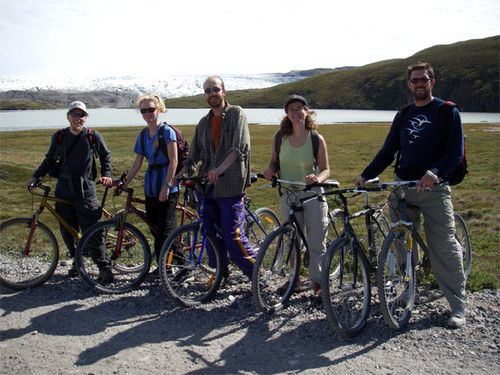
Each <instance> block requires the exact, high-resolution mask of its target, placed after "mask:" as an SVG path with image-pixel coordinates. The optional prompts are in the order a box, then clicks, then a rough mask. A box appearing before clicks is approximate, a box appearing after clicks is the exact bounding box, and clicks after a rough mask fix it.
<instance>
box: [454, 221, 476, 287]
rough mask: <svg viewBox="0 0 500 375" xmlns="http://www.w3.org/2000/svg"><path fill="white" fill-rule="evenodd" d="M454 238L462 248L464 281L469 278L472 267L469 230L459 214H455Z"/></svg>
mask: <svg viewBox="0 0 500 375" xmlns="http://www.w3.org/2000/svg"><path fill="white" fill-rule="evenodd" d="M454 216H455V238H456V239H457V241H458V243H460V245H461V246H462V256H463V264H464V274H465V279H467V278H468V277H469V274H470V270H471V266H472V243H471V240H470V234H469V230H468V229H467V225H465V220H464V219H463V218H462V216H460V215H459V214H457V213H455V214H454Z"/></svg>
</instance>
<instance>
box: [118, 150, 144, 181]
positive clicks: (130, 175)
mask: <svg viewBox="0 0 500 375" xmlns="http://www.w3.org/2000/svg"><path fill="white" fill-rule="evenodd" d="M143 160H144V156H142V155H139V154H136V155H135V160H134V163H133V164H132V167H131V168H130V171H129V172H128V174H127V179H126V180H125V183H124V184H123V186H124V187H126V186H127V185H128V184H129V183H130V181H132V180H133V179H134V177H135V175H136V174H137V172H138V171H139V170H140V169H141V166H142V162H143Z"/></svg>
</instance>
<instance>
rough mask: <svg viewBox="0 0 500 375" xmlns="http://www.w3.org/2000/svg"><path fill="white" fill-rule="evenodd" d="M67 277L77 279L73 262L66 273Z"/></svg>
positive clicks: (76, 271)
mask: <svg viewBox="0 0 500 375" xmlns="http://www.w3.org/2000/svg"><path fill="white" fill-rule="evenodd" d="M68 277H69V278H71V279H73V278H75V277H78V270H77V269H76V264H75V262H73V265H72V266H71V268H70V269H69V271H68Z"/></svg>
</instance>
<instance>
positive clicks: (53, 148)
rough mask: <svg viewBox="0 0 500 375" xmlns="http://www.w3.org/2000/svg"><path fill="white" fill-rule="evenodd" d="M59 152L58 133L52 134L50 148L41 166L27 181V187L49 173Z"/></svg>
mask: <svg viewBox="0 0 500 375" xmlns="http://www.w3.org/2000/svg"><path fill="white" fill-rule="evenodd" d="M56 152H57V144H56V135H55V134H54V135H53V136H52V139H51V141H50V146H49V150H48V151H47V153H46V154H45V158H44V159H43V161H42V163H41V164H40V166H39V167H38V168H37V169H36V170H35V171H34V172H33V175H32V176H31V177H30V178H29V179H28V181H26V184H25V185H26V187H29V186H30V185H31V184H32V183H33V181H34V180H36V179H38V178H41V177H44V176H45V175H46V174H47V173H49V170H50V167H51V166H52V164H53V163H54V162H55V157H56Z"/></svg>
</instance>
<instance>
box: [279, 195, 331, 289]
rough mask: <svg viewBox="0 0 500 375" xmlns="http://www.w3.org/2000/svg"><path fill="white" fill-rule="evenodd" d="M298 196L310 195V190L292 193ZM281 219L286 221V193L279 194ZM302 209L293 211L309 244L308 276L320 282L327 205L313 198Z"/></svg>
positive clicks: (287, 207)
mask: <svg viewBox="0 0 500 375" xmlns="http://www.w3.org/2000/svg"><path fill="white" fill-rule="evenodd" d="M293 195H294V196H296V197H298V198H303V197H306V196H309V195H311V193H310V192H299V193H297V194H293ZM280 203H281V219H282V222H283V223H284V222H286V221H287V220H288V217H289V211H290V206H289V205H288V193H287V192H286V191H284V194H283V195H282V196H281V201H280ZM303 207H304V210H303V211H301V212H297V213H295V217H296V218H297V219H298V222H299V225H300V228H301V230H302V231H303V232H304V235H305V236H306V240H307V244H308V246H309V278H310V279H311V281H313V282H315V283H318V284H319V283H321V262H322V261H323V256H324V255H325V253H326V234H327V229H328V205H327V203H326V201H320V200H318V199H313V200H310V201H307V202H306V203H305V204H304V206H303Z"/></svg>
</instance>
